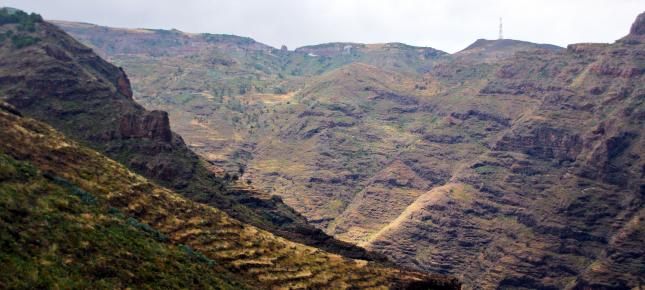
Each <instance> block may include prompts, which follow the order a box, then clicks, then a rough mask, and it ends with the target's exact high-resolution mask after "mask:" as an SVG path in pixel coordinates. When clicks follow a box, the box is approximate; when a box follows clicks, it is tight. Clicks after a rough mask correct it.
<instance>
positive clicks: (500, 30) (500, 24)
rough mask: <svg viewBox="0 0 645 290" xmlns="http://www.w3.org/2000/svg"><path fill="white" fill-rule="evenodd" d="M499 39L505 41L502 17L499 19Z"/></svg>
mask: <svg viewBox="0 0 645 290" xmlns="http://www.w3.org/2000/svg"><path fill="white" fill-rule="evenodd" d="M499 39H504V35H503V34H502V17H500V18H499Z"/></svg>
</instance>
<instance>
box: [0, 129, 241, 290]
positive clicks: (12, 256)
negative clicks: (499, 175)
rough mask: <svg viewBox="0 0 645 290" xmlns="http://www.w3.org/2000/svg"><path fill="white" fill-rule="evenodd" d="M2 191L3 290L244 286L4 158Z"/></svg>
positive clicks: (100, 204) (67, 186)
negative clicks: (4, 289) (29, 289)
mask: <svg viewBox="0 0 645 290" xmlns="http://www.w3.org/2000/svg"><path fill="white" fill-rule="evenodd" d="M3 137H6V136H3ZM0 192H1V194H0V209H1V210H0V225H1V226H0V245H1V247H2V252H0V265H2V272H1V273H0V287H2V288H6V289H16V288H18V289H28V288H55V289H87V288H94V289H117V288H126V287H133V286H135V287H137V288H147V289H160V288H164V289H178V288H199V289H240V288H245V287H246V286H244V284H241V283H240V282H235V279H234V276H233V275H231V273H230V272H228V271H227V270H225V269H223V268H222V267H221V266H217V265H215V264H214V263H213V262H212V260H209V259H204V258H203V256H201V255H200V254H199V253H198V252H195V251H193V250H191V249H190V248H188V247H186V246H183V245H176V244H173V243H170V242H169V241H168V238H167V237H166V236H165V235H163V234H160V233H159V232H157V231H156V230H154V229H152V228H150V227H148V226H147V225H145V224H142V223H140V222H139V221H138V220H136V219H134V218H131V217H129V218H128V217H126V216H124V215H123V214H122V213H121V212H120V211H119V210H117V209H115V208H113V207H109V206H108V205H107V204H106V203H105V202H104V201H102V200H99V199H97V198H96V197H94V195H92V194H91V193H89V192H86V191H84V190H83V189H80V188H79V187H78V186H77V185H75V184H73V183H71V182H69V181H67V180H65V179H63V178H60V177H58V176H54V175H52V174H51V173H47V174H43V172H41V171H39V170H38V169H37V167H35V166H33V165H32V164H30V163H29V162H28V161H17V160H15V159H13V158H12V157H10V156H8V155H5V154H2V153H0Z"/></svg>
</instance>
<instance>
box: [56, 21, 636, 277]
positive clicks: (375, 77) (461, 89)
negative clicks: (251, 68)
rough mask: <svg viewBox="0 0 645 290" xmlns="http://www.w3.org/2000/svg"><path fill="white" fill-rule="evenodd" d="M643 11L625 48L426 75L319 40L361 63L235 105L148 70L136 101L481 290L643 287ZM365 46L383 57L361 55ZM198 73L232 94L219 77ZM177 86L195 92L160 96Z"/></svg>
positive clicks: (396, 250)
mask: <svg viewBox="0 0 645 290" xmlns="http://www.w3.org/2000/svg"><path fill="white" fill-rule="evenodd" d="M644 21H645V16H643V15H641V16H639V17H638V19H637V20H636V22H635V23H634V25H633V27H632V29H631V31H630V34H629V35H628V36H626V37H625V38H623V39H621V40H619V41H617V42H616V43H613V44H575V45H570V46H569V47H568V48H567V49H566V50H565V49H562V48H558V47H554V46H549V45H538V44H531V43H527V42H520V41H512V40H494V41H484V40H479V41H477V42H475V43H474V44H473V45H471V46H470V47H468V48H467V49H465V50H464V51H462V52H459V53H456V54H453V55H449V56H448V55H441V56H440V57H438V58H429V60H420V61H418V62H415V61H412V63H415V65H416V66H413V68H410V67H405V66H404V67H403V68H401V67H399V66H397V65H389V64H388V63H392V62H396V63H401V64H409V63H410V61H411V58H410V54H406V53H400V51H399V50H395V51H393V52H391V53H386V52H384V50H385V51H387V50H388V47H393V48H392V49H393V50H394V48H397V49H399V48H405V46H397V45H390V46H388V45H360V44H350V43H334V44H326V45H319V46H311V47H305V48H301V49H297V50H296V51H297V52H301V53H302V54H303V55H304V56H303V57H305V58H306V59H309V60H311V61H313V62H314V63H315V62H316V61H319V63H324V62H325V61H327V60H328V59H331V60H338V59H345V61H342V62H340V61H339V62H337V63H336V64H337V65H333V66H331V65H330V66H328V67H326V68H325V69H322V70H320V69H318V70H310V71H309V73H305V74H293V75H288V74H284V73H283V72H268V73H267V74H269V75H271V77H277V78H278V79H280V77H281V76H282V77H283V78H284V79H283V80H282V84H284V85H282V86H279V87H275V86H274V88H279V90H278V89H276V90H275V91H273V92H268V93H267V92H263V93H259V91H258V90H255V91H246V90H244V91H238V92H234V91H233V92H231V93H229V92H225V93H223V95H222V96H221V100H220V99H218V98H219V97H217V96H216V95H215V94H211V93H208V92H207V93H206V94H203V93H202V92H203V85H202V84H200V85H194V84H191V83H186V82H183V83H182V85H181V86H178V85H176V83H174V82H168V81H161V82H158V83H156V82H150V81H149V80H151V79H164V78H168V74H167V73H166V71H165V70H162V69H159V70H157V69H147V70H146V71H145V73H134V74H133V79H135V80H134V82H135V83H139V84H140V85H141V87H142V89H141V92H135V93H136V94H135V98H136V99H137V100H140V101H141V102H142V103H143V104H145V105H146V106H148V107H150V108H164V109H166V108H167V109H169V110H170V116H171V122H172V123H173V124H177V128H178V130H179V131H180V132H182V134H184V132H185V133H186V134H185V136H186V139H187V140H188V144H189V145H190V146H192V147H193V148H195V149H196V150H198V152H199V153H200V154H202V156H205V158H207V159H209V160H211V161H213V162H221V161H223V160H229V161H227V162H230V160H231V159H233V162H234V163H238V164H242V165H243V166H246V171H245V172H244V175H242V179H243V180H245V181H246V180H250V182H251V183H252V184H253V185H254V186H256V187H259V188H262V189H264V190H265V191H267V192H270V193H272V194H276V195H279V196H281V197H282V198H283V200H284V201H285V202H286V203H287V204H289V205H291V206H293V207H294V208H295V209H297V210H298V211H299V212H301V213H302V214H303V215H305V216H306V217H307V218H308V219H309V220H310V221H311V222H314V223H316V224H317V225H318V227H320V228H322V229H325V230H326V231H327V232H328V233H330V234H334V235H335V236H337V237H339V238H341V239H344V240H347V241H352V242H354V243H358V244H360V245H364V246H366V247H368V248H369V249H373V250H376V251H378V252H380V253H383V254H386V255H387V256H389V257H390V258H393V259H395V260H396V261H397V262H399V263H403V264H405V265H408V266H412V267H417V268H419V269H424V270H429V271H438V272H441V273H452V274H455V275H458V277H459V278H461V279H463V281H466V282H467V284H469V285H468V286H469V287H472V288H478V287H480V288H496V287H499V288H518V287H525V288H544V289H562V288H584V287H607V288H612V287H613V288H616V289H623V288H630V287H636V285H639V283H642V282H641V281H639V279H640V278H639V277H642V276H643V275H644V268H643V267H644V265H645V261H643V252H642V249H641V247H639V246H638V245H639V244H642V243H643V240H644V239H643V225H642V222H643V218H644V217H643V184H645V183H644V181H643V176H644V175H643V174H644V173H643V171H644V170H645V164H644V163H643V162H644V161H643V159H642V157H641V156H642V154H643V148H644V147H643V143H642V142H643V141H642V134H643V121H644V119H645V115H644V113H643V112H644V107H643V106H644V104H643V101H644V99H645V97H644V96H645V92H644V83H645V81H644V77H643V75H644V73H645V60H644V45H645V44H644V40H643V31H644V30H645V28H643V27H645V26H644ZM63 27H64V28H65V29H68V30H69V31H70V32H71V33H72V34H74V35H75V36H76V37H79V38H80V39H82V40H83V41H85V42H86V43H89V44H91V45H94V47H96V48H97V49H98V50H100V51H101V52H102V53H104V54H106V55H109V57H110V58H112V59H114V60H115V61H117V62H119V63H122V64H123V66H124V67H125V68H126V70H128V71H131V70H132V71H137V70H141V69H142V68H146V67H147V68H151V67H152V66H155V65H156V64H155V62H156V61H157V59H155V58H151V57H148V56H146V57H141V56H138V55H135V54H130V53H127V52H123V51H121V53H115V52H110V51H109V50H107V49H106V48H104V47H103V46H101V45H97V44H95V43H99V44H100V43H101V42H100V41H98V40H95V39H92V38H90V37H88V35H90V33H93V34H92V35H93V36H94V37H96V38H101V37H102V36H101V35H102V34H101V33H96V32H97V31H98V30H97V28H96V27H90V28H79V27H72V28H70V27H68V26H65V25H63ZM75 29H76V30H75ZM175 33H177V32H175ZM124 34H125V35H128V37H134V36H131V35H130V34H129V33H128V32H125V33H124ZM178 35H183V34H178ZM103 38H104V36H103ZM124 39H125V40H124ZM126 40H127V38H123V39H120V41H126ZM348 46H350V47H348ZM356 47H359V48H361V49H363V50H366V51H368V50H370V49H372V50H375V51H377V52H378V54H380V55H381V57H380V58H379V59H383V60H384V62H375V61H374V59H369V58H368V59H366V58H364V57H363V58H361V57H356V58H354V59H352V58H349V57H348V55H352V49H354V48H356ZM281 53H283V54H287V52H284V51H282V52H281ZM383 53H385V54H386V55H387V57H383V56H382V54H383ZM378 54H377V55H378ZM262 55H266V53H262ZM412 55H413V54H412ZM413 56H414V55H413ZM416 58H419V55H417V56H416ZM170 59H172V61H175V62H177V63H176V64H179V63H185V59H190V58H189V57H186V56H182V57H170ZM263 59H264V58H263ZM392 59H396V60H397V61H392ZM412 59H415V58H412ZM135 60H136V61H135ZM359 62H363V63H359ZM260 63H262V62H260ZM341 65H343V66H341ZM178 66H181V67H184V66H187V64H186V65H183V64H182V65H178ZM190 66H196V67H202V66H205V65H204V62H203V61H200V62H198V63H190ZM298 66H300V64H298ZM245 67H246V66H245ZM302 67H308V66H307V65H302ZM211 69H213V70H214V71H215V72H216V73H219V72H226V71H227V69H224V68H216V67H214V68H211ZM157 73H158V75H157ZM183 75H185V74H183V73H180V74H176V75H175V76H176V80H184V81H186V80H188V79H190V80H191V81H194V80H193V79H197V80H198V81H199V82H204V83H207V84H211V85H212V86H213V88H220V87H222V88H223V86H222V85H220V84H219V82H220V81H221V80H222V79H224V78H221V77H219V76H218V77H213V75H210V74H206V73H203V72H200V73H197V74H195V75H193V77H192V78H184V77H182V76H183ZM271 77H268V78H271ZM243 82H244V83H248V84H252V83H253V81H248V80H247V81H243ZM287 84H289V85H287ZM168 87H172V88H177V87H181V88H183V89H186V90H187V91H190V92H192V95H191V96H192V97H190V98H186V95H184V94H180V93H177V91H175V93H172V94H171V95H167V96H162V95H161V94H159V93H155V92H158V91H161V88H168ZM235 100H238V101H235ZM221 116H226V117H221ZM220 118H223V119H220ZM223 164H226V163H223ZM235 169H236V168H235Z"/></svg>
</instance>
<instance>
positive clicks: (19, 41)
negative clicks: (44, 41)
mask: <svg viewBox="0 0 645 290" xmlns="http://www.w3.org/2000/svg"><path fill="white" fill-rule="evenodd" d="M39 41H40V38H38V37H32V36H29V35H22V34H17V35H14V36H12V37H11V43H13V46H14V47H15V48H16V49H21V48H24V47H27V46H30V45H32V44H35V43H37V42H39Z"/></svg>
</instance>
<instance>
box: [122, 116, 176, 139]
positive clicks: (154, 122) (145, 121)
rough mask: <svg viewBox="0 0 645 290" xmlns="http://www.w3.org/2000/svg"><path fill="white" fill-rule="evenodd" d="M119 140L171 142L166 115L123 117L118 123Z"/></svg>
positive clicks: (170, 132)
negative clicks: (135, 139)
mask: <svg viewBox="0 0 645 290" xmlns="http://www.w3.org/2000/svg"><path fill="white" fill-rule="evenodd" d="M119 133H120V134H121V138H126V139H128V138H149V139H153V140H159V141H162V142H170V141H172V131H170V122H169V121H168V113H166V112H164V111H151V112H146V113H145V114H144V115H142V116H141V115H132V114H129V115H125V116H123V117H122V118H121V121H120V122H119Z"/></svg>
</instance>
